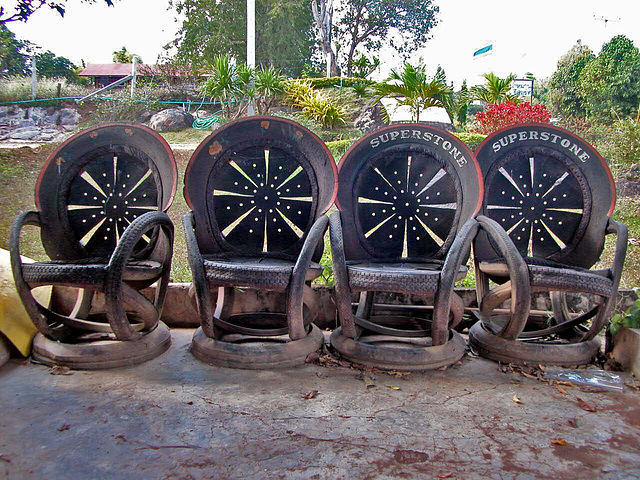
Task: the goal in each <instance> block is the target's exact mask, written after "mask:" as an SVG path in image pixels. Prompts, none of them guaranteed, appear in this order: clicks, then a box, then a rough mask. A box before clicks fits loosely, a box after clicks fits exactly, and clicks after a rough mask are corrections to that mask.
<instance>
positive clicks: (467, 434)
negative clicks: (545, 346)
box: [0, 329, 640, 480]
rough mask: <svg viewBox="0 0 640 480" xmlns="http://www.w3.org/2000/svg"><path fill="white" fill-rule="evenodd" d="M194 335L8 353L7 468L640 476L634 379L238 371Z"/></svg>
mask: <svg viewBox="0 0 640 480" xmlns="http://www.w3.org/2000/svg"><path fill="white" fill-rule="evenodd" d="M192 334H193V330H190V329H174V330H173V331H172V335H173V345H172V347H171V349H170V350H169V351H168V352H166V353H165V354H163V355H162V356H160V357H158V358H157V359H155V360H152V361H150V362H147V363H145V364H143V365H139V366H135V367H129V368H121V369H115V370H110V371H103V372H66V373H72V374H65V375H59V374H57V375H54V374H52V373H56V372H52V370H51V369H49V368H47V367H44V366H41V365H35V364H30V363H28V362H26V361H19V360H12V361H10V362H9V364H7V365H5V366H4V367H3V368H2V369H0V406H1V407H0V408H1V409H2V415H1V416H0V479H42V478H48V479H93V478H103V479H107V478H108V479H151V478H153V479H184V480H195V479H232V478H252V479H254V478H269V479H272V478H278V479H325V478H331V479H354V478H355V479H374V478H376V479H397V478H429V479H439V478H452V479H468V478H487V479H519V480H524V479H559V478H561V479H563V480H569V479H585V478H599V479H640V402H639V399H640V392H637V391H634V390H633V389H631V388H629V387H625V388H626V390H625V391H624V392H623V393H617V392H592V391H591V392H590V391H585V390H584V389H581V388H580V387H571V386H568V385H564V386H562V385H550V384H548V383H545V382H542V381H540V380H538V379H536V378H535V376H527V375H523V374H521V373H518V372H517V371H516V372H513V371H511V369H508V368H502V369H501V368H500V367H499V365H498V364H496V363H493V362H490V361H487V360H483V359H480V358H476V357H469V356H467V357H465V359H464V360H463V361H462V363H461V364H460V365H457V366H455V367H452V368H449V369H446V370H440V371H432V372H426V373H412V374H409V375H399V374H398V375H396V376H394V375H388V374H383V373H380V372H371V371H369V372H362V371H359V370H357V369H353V368H347V367H344V366H333V367H330V366H327V365H326V364H325V365H324V366H323V365H316V364H310V365H305V366H302V367H300V368H298V369H293V370H287V371H245V370H231V369H224V368H217V367H213V366H209V365H205V364H203V363H200V362H199V361H198V360H196V359H195V358H194V357H193V356H192V355H191V354H190V353H189V351H188V348H189V343H190V340H191V336H192ZM61 373H65V372H61ZM314 391H317V393H315V394H314V393H313V392H314ZM305 397H308V398H305Z"/></svg>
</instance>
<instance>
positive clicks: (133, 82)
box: [131, 55, 138, 98]
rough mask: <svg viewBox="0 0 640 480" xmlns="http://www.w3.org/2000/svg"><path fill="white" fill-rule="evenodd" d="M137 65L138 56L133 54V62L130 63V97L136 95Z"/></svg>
mask: <svg viewBox="0 0 640 480" xmlns="http://www.w3.org/2000/svg"><path fill="white" fill-rule="evenodd" d="M137 67H138V57H136V56H135V55H134V56H133V64H132V65H131V98H135V96H136V70H137Z"/></svg>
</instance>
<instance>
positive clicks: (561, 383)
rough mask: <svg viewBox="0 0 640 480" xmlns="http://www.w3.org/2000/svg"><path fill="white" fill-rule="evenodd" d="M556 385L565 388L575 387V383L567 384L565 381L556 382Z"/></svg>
mask: <svg viewBox="0 0 640 480" xmlns="http://www.w3.org/2000/svg"><path fill="white" fill-rule="evenodd" d="M556 385H564V386H565V387H575V385H574V384H573V383H571V382H567V381H565V380H556Z"/></svg>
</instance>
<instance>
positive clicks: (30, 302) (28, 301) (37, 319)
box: [9, 210, 69, 340]
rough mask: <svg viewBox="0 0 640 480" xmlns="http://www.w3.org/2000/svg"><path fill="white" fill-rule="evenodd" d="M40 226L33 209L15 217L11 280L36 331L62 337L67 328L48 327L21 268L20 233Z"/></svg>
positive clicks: (58, 337) (11, 250)
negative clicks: (29, 226) (25, 229)
mask: <svg viewBox="0 0 640 480" xmlns="http://www.w3.org/2000/svg"><path fill="white" fill-rule="evenodd" d="M27 225H31V226H36V227H40V214H39V213H38V212H37V211H35V210H30V211H27V212H23V213H21V214H20V215H18V216H17V217H16V219H15V220H14V221H13V225H12V226H11V235H10V237H9V255H10V258H11V269H12V270H13V280H14V282H15V284H16V290H17V292H18V295H19V296H20V299H21V300H22V304H23V305H24V308H25V310H26V311H27V313H28V314H29V317H30V318H31V321H32V322H33V323H34V324H35V326H36V327H37V328H38V331H39V332H40V333H42V334H44V335H47V336H49V337H52V338H55V339H59V340H61V339H63V338H65V337H66V336H68V335H69V329H68V328H67V327H65V326H60V327H58V328H56V329H52V328H50V327H49V322H47V318H46V317H45V316H44V315H43V314H42V312H41V308H42V306H41V305H40V304H39V303H38V302H37V301H36V299H35V298H34V297H33V295H32V294H31V288H30V287H29V285H28V284H27V282H25V280H24V274H23V270H22V258H21V256H20V233H21V232H22V229H23V228H24V227H25V226H27Z"/></svg>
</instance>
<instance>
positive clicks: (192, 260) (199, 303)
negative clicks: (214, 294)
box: [182, 212, 215, 338]
mask: <svg viewBox="0 0 640 480" xmlns="http://www.w3.org/2000/svg"><path fill="white" fill-rule="evenodd" d="M182 225H183V226H184V236H185V240H186V243H187V257H188V259H189V266H190V267H191V275H192V284H193V286H194V288H195V294H196V307H197V310H198V313H199V314H200V325H201V326H202V330H203V332H204V334H205V335H206V336H207V337H209V338H215V327H214V321H213V315H214V312H213V306H212V305H211V291H210V290H209V282H208V280H207V273H206V271H205V269H204V260H203V258H202V254H201V253H200V247H199V246H198V240H197V238H196V223H195V215H194V213H193V212H188V213H186V214H184V216H183V217H182Z"/></svg>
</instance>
